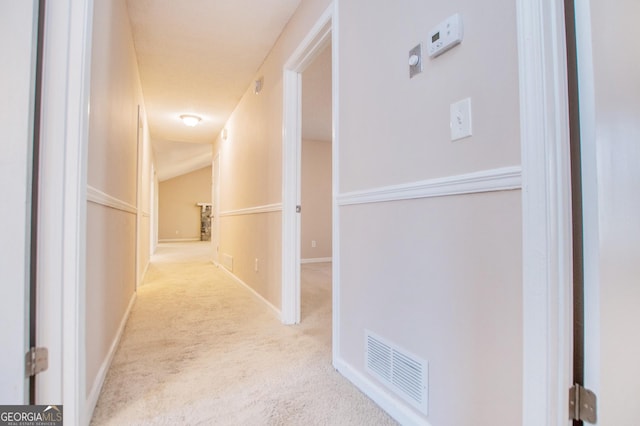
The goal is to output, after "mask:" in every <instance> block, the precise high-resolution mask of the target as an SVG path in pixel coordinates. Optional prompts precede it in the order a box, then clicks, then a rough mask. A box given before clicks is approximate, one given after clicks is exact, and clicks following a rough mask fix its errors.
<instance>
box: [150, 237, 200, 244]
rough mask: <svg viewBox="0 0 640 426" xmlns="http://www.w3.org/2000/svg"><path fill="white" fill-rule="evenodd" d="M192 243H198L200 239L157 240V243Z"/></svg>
mask: <svg viewBox="0 0 640 426" xmlns="http://www.w3.org/2000/svg"><path fill="white" fill-rule="evenodd" d="M193 241H200V238H170V239H166V240H165V239H162V240H158V243H190V242H193Z"/></svg>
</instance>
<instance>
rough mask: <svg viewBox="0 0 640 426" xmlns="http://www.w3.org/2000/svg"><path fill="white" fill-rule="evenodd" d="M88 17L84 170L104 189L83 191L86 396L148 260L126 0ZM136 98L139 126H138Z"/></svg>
mask: <svg viewBox="0 0 640 426" xmlns="http://www.w3.org/2000/svg"><path fill="white" fill-rule="evenodd" d="M94 17H95V19H94V23H93V41H92V42H93V48H92V51H93V53H92V65H91V116H90V128H89V153H88V167H87V170H88V185H89V189H90V190H91V192H92V193H94V194H95V193H100V194H103V195H102V196H100V197H98V198H97V199H96V197H93V198H92V197H89V203H88V206H87V271H86V273H87V281H86V286H87V288H86V351H87V352H86V355H87V358H86V369H87V382H86V385H87V392H88V393H90V395H89V398H95V397H96V396H97V395H96V392H99V390H100V389H99V388H98V387H97V386H99V385H100V383H101V380H102V379H103V377H104V376H103V375H104V374H106V367H107V366H108V365H107V364H106V363H107V361H108V358H109V353H110V352H109V351H110V349H111V347H112V345H113V343H114V341H115V339H116V338H117V333H118V330H119V327H120V326H121V323H122V321H123V319H124V316H125V314H126V312H127V307H128V306H129V302H130V300H131V299H132V297H133V294H134V292H135V287H136V279H137V278H140V276H141V274H142V272H143V271H144V269H145V268H146V265H147V263H148V259H149V250H146V249H144V247H145V246H146V247H148V243H146V242H145V243H143V244H141V247H142V249H141V251H140V252H139V253H138V264H137V265H136V236H137V235H136V223H137V222H138V221H139V224H140V225H139V229H138V235H139V236H140V237H141V238H142V239H146V240H147V241H148V238H149V237H148V235H149V229H148V226H149V225H148V223H149V221H148V216H149V213H150V211H149V210H150V205H151V204H150V201H149V198H150V190H149V187H148V185H149V182H150V170H151V167H150V162H151V161H152V158H151V154H150V153H151V151H150V148H149V134H148V129H147V126H146V120H145V119H144V103H143V99H142V91H141V86H140V80H139V74H138V67H137V61H136V57H135V51H134V46H133V40H132V36H131V31H130V27H129V17H128V14H127V9H126V4H125V1H124V0H115V1H112V0H97V1H96V2H95V4H94ZM139 105H140V106H141V118H142V121H141V123H140V124H141V126H142V127H139V126H138V124H139V123H138V106H139ZM138 139H139V143H138ZM138 161H140V164H138ZM138 168H139V170H140V175H139V176H138V174H137V171H138ZM138 186H139V191H137V187H138ZM105 200H108V202H105ZM109 204H112V205H111V206H110V205H109ZM113 204H115V207H114V206H113ZM136 269H137V270H138V277H136ZM90 408H91V407H90Z"/></svg>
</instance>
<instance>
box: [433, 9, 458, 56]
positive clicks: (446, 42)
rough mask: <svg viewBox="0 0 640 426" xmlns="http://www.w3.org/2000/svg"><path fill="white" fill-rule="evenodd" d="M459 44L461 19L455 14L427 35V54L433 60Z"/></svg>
mask: <svg viewBox="0 0 640 426" xmlns="http://www.w3.org/2000/svg"><path fill="white" fill-rule="evenodd" d="M460 42H462V17H461V16H460V14H459V13H456V14H455V15H451V16H450V17H448V18H447V19H445V20H444V21H442V22H441V23H440V24H438V25H437V26H436V27H435V28H434V29H433V30H432V31H431V32H430V33H429V40H428V46H427V53H428V54H429V56H430V57H432V58H435V57H436V56H440V55H442V54H443V53H444V52H446V51H447V50H449V49H451V48H452V47H455V46H457V45H458V44H460Z"/></svg>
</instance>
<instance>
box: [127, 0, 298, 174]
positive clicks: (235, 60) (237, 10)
mask: <svg viewBox="0 0 640 426" xmlns="http://www.w3.org/2000/svg"><path fill="white" fill-rule="evenodd" d="M299 3H300V0H180V1H175V0H128V1H127V5H128V9H129V15H130V21H131V28H132V32H133V39H134V44H135V49H136V54H137V59H138V66H139V69H140V79H141V82H142V90H143V93H144V98H145V107H146V112H147V119H148V124H149V130H150V133H151V139H152V145H153V147H154V152H155V156H156V169H157V171H158V177H159V178H160V179H161V180H164V179H168V178H170V177H173V176H177V175H179V174H182V173H185V172H188V171H190V170H195V169H197V168H199V167H203V166H205V165H207V164H211V144H212V143H213V141H214V140H215V139H216V137H217V135H218V134H219V132H220V131H221V130H222V128H223V126H224V124H225V122H226V121H227V119H228V118H229V116H230V114H231V113H232V112H233V109H234V108H235V107H236V105H237V104H238V102H239V100H240V98H241V97H242V95H243V94H244V92H245V90H246V89H247V88H248V87H249V85H250V84H251V82H252V79H253V77H254V74H255V73H256V71H257V70H258V68H259V67H260V65H261V64H262V62H263V61H264V59H265V57H266V56H267V54H268V53H269V51H270V49H271V47H272V46H273V44H274V43H275V42H276V40H277V38H278V36H279V35H280V33H281V32H282V30H283V28H284V26H285V25H286V24H287V22H288V21H289V19H290V18H291V16H292V15H293V13H294V11H295V9H296V8H297V7H298V4H299ZM181 114H195V115H198V116H200V117H202V121H201V123H200V124H199V125H198V126H196V127H187V126H185V125H184V124H183V123H182V121H181V120H180V115H181Z"/></svg>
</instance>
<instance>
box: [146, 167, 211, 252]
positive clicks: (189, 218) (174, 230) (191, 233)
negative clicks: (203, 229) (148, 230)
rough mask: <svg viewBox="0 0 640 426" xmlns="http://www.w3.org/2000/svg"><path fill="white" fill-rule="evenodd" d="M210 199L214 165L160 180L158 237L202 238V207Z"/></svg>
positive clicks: (170, 238) (167, 238)
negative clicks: (200, 205) (199, 204)
mask: <svg viewBox="0 0 640 426" xmlns="http://www.w3.org/2000/svg"><path fill="white" fill-rule="evenodd" d="M210 202H211V166H209V167H204V168H202V169H199V170H196V171H194V172H191V173H187V174H185V175H182V176H178V177H175V178H173V179H169V180H165V181H162V182H160V191H159V199H158V205H159V207H158V238H159V239H160V241H167V240H200V210H201V209H200V207H199V206H197V205H196V204H197V203H210Z"/></svg>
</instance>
